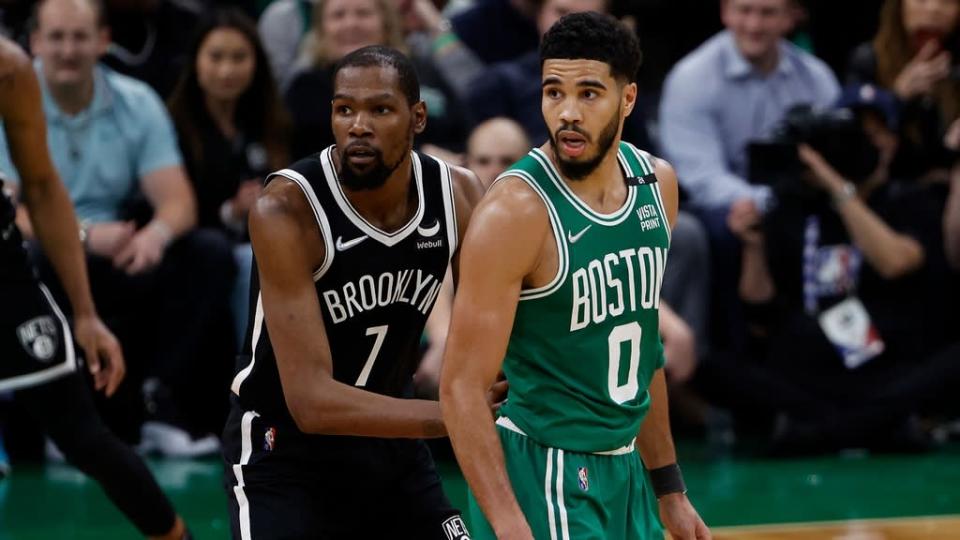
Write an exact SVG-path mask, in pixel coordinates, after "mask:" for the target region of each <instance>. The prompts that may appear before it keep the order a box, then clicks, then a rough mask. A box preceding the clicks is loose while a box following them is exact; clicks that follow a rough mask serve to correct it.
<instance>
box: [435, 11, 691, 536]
mask: <svg viewBox="0 0 960 540" xmlns="http://www.w3.org/2000/svg"><path fill="white" fill-rule="evenodd" d="M540 51H541V63H542V70H543V73H542V80H543V96H542V109H543V115H544V119H545V121H546V123H547V125H548V127H549V132H550V133H551V137H550V141H549V142H547V143H546V144H544V145H543V146H541V147H540V148H535V149H534V150H532V151H531V152H530V153H529V154H528V155H527V156H526V157H525V158H523V159H521V160H520V161H519V162H517V163H516V164H515V165H513V166H512V167H511V168H510V169H508V170H507V171H506V172H505V173H503V175H501V177H500V178H499V180H498V181H497V182H495V183H494V184H493V187H491V189H490V191H488V193H487V195H486V196H485V197H484V199H483V200H482V201H481V203H480V205H479V206H478V207H477V209H476V210H475V212H474V214H473V218H472V223H471V225H470V229H469V230H468V231H467V233H466V238H465V240H464V244H463V246H462V248H461V255H460V256H461V264H460V284H459V290H458V292H457V295H456V300H455V304H454V313H453V318H452V323H451V329H450V334H449V337H448V341H447V346H446V355H445V362H444V368H443V373H442V377H441V389H440V403H441V408H442V410H443V417H444V421H445V422H446V425H447V429H448V431H449V434H450V438H451V439H452V441H453V447H454V450H455V451H456V454H457V458H458V461H459V462H460V466H461V468H462V469H463V473H464V476H465V477H466V479H467V482H468V483H469V485H470V488H471V497H472V500H471V505H472V509H473V510H474V512H473V513H472V515H471V517H472V518H473V522H472V524H471V530H472V531H473V532H474V535H475V538H481V539H484V538H500V539H511V540H512V539H524V540H526V539H531V538H536V539H537V540H547V539H549V540H592V539H597V540H600V539H605V540H649V539H654V538H657V539H662V538H663V530H662V528H661V520H662V523H663V526H665V528H666V529H667V530H668V531H669V532H670V533H671V534H672V535H673V537H674V538H677V539H683V540H687V539H690V540H693V539H705V538H710V532H709V531H708V529H707V527H706V526H705V525H704V523H703V521H702V520H701V519H700V517H699V516H698V515H697V512H696V510H694V508H693V506H692V505H691V504H690V502H689V500H688V499H687V497H686V495H685V487H684V485H683V480H682V478H681V476H680V470H679V468H678V467H677V465H676V454H675V452H674V446H673V440H672V437H671V434H670V426H669V422H668V415H667V391H666V385H665V382H664V375H663V370H662V369H661V368H662V366H663V360H664V359H663V346H662V343H661V341H660V336H659V334H658V328H657V327H658V317H659V315H658V306H659V302H660V299H659V293H660V283H661V279H662V277H663V269H664V265H665V262H666V255H667V249H668V247H669V242H670V224H671V223H672V222H673V221H674V219H675V218H676V215H677V179H676V175H675V173H674V172H673V169H672V168H671V167H670V165H669V164H668V163H666V162H664V161H662V160H658V159H656V158H653V157H651V156H649V155H648V154H646V153H644V152H642V151H639V150H637V149H636V148H635V147H633V146H632V145H630V144H628V143H625V142H621V141H620V133H621V128H622V126H623V120H624V118H625V117H626V116H627V115H629V114H630V112H631V111H632V110H633V107H634V106H635V103H636V97H637V86H636V84H635V83H633V82H632V81H633V78H634V76H635V74H636V72H637V69H638V67H639V61H640V59H639V56H640V51H639V46H638V44H637V40H636V37H635V36H634V35H633V34H632V33H631V32H630V31H629V30H627V29H626V28H624V27H622V26H621V25H620V24H618V23H617V22H616V21H614V20H613V19H610V18H607V17H605V16H601V15H598V14H595V13H580V14H574V15H568V16H566V17H564V18H562V19H560V21H559V22H557V23H556V24H555V25H554V26H553V27H552V28H551V29H550V31H549V32H547V34H546V35H545V36H544V38H543V42H542V44H541V49H540ZM501 368H502V369H503V371H504V372H505V373H506V377H507V381H508V382H509V384H510V395H509V399H508V400H507V402H506V404H504V405H503V407H502V408H501V409H500V413H499V417H498V418H497V419H496V421H495V420H494V418H493V417H492V416H491V414H490V409H489V407H487V405H486V401H485V398H484V393H485V390H486V389H487V388H489V387H490V385H491V384H492V383H493V382H494V380H495V379H496V377H497V374H498V372H499V371H500V370H501ZM638 450H639V454H638ZM641 458H642V462H641ZM644 466H646V468H647V469H648V470H649V472H650V480H649V481H648V480H647V478H646V474H645V471H644ZM477 507H479V510H482V514H481V513H480V512H479V511H476V510H477V509H478V508H477ZM658 513H659V518H660V519H658Z"/></svg>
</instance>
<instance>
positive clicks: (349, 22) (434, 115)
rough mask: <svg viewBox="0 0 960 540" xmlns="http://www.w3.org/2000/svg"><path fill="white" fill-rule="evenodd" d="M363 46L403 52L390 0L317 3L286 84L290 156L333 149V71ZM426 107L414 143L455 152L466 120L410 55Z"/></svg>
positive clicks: (426, 63) (423, 61) (450, 95)
mask: <svg viewBox="0 0 960 540" xmlns="http://www.w3.org/2000/svg"><path fill="white" fill-rule="evenodd" d="M368 45H386V46H388V47H392V48H394V49H398V50H400V51H402V52H404V53H407V52H408V50H407V46H406V41H405V36H404V28H403V24H402V21H401V19H400V16H399V14H398V12H397V9H396V6H395V5H394V0H318V1H317V2H316V4H315V5H314V8H313V17H312V22H311V28H310V31H309V32H308V33H307V36H306V38H305V39H304V43H303V53H304V54H303V58H304V59H305V62H304V64H303V65H302V67H301V68H300V69H299V70H298V71H296V72H295V73H294V74H293V75H292V76H291V79H290V81H289V83H288V86H287V90H286V93H285V99H286V102H287V107H288V108H289V110H290V111H291V112H292V113H293V118H294V130H293V147H292V150H293V152H292V153H293V157H295V158H296V157H303V156H306V155H309V154H312V153H314V152H318V151H320V150H322V149H323V148H325V147H327V146H329V145H330V144H333V133H332V132H331V131H330V114H331V112H332V111H331V107H330V100H331V98H332V97H333V79H332V74H333V67H334V65H335V64H336V62H337V61H339V60H340V59H341V58H343V57H344V56H345V55H347V54H348V53H350V52H353V51H355V50H357V49H360V48H362V47H366V46H368ZM411 60H412V61H413V64H414V67H415V68H416V70H417V75H418V76H419V78H420V94H421V97H422V99H423V100H424V101H425V102H426V104H427V115H428V122H427V129H426V131H425V132H424V134H423V135H422V136H421V137H418V142H419V143H420V144H430V145H434V146H439V147H441V148H445V149H449V150H452V151H456V152H459V151H461V150H462V149H463V146H464V143H465V141H466V137H467V129H466V128H467V125H468V122H467V119H466V117H465V114H464V110H463V107H462V106H461V105H460V103H459V101H458V100H457V98H456V95H455V93H454V92H453V90H452V89H451V88H450V86H449V85H448V84H447V82H446V81H445V80H444V79H443V77H442V75H441V73H440V71H439V70H438V69H437V67H436V66H435V64H434V62H433V60H432V59H431V58H430V57H428V56H424V55H419V54H412V55H411Z"/></svg>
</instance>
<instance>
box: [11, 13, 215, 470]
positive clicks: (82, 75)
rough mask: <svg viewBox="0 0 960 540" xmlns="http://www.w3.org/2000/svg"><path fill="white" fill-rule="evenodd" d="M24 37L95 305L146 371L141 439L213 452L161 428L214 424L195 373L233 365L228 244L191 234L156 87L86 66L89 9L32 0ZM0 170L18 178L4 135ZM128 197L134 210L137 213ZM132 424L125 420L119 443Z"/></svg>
mask: <svg viewBox="0 0 960 540" xmlns="http://www.w3.org/2000/svg"><path fill="white" fill-rule="evenodd" d="M31 43H32V45H33V47H32V48H33V50H34V51H35V52H36V54H37V56H38V59H37V61H36V69H37V72H38V75H39V78H40V81H41V88H42V91H43V106H44V112H45V115H46V120H47V140H48V143H49V146H50V150H51V154H52V157H53V161H54V165H55V166H56V168H57V171H58V172H59V173H60V175H61V177H62V178H63V181H64V184H65V185H66V187H67V190H68V191H69V193H70V196H71V199H72V200H73V203H74V205H75V207H76V211H77V216H78V218H79V219H80V220H81V223H80V225H81V227H80V228H81V231H82V235H83V236H84V239H85V240H84V246H85V248H86V250H87V254H88V267H89V270H90V278H91V284H92V290H93V293H94V297H95V300H96V302H97V305H98V306H100V312H101V314H102V315H103V318H104V320H105V321H106V322H107V324H108V325H110V326H111V328H113V329H114V330H115V332H116V333H117V335H118V337H120V340H121V342H122V343H123V345H124V350H126V351H127V354H128V355H127V358H128V359H129V360H130V362H129V363H130V371H131V375H133V376H135V375H136V374H137V373H138V372H139V373H140V374H141V375H143V374H144V372H145V374H146V376H147V377H149V379H150V381H149V384H148V385H145V386H148V387H149V388H150V389H151V390H152V391H151V392H150V395H149V396H148V401H149V403H148V409H149V410H150V412H151V417H152V419H154V420H161V421H162V422H160V423H156V424H154V425H152V426H151V428H153V429H152V431H151V436H149V437H147V439H150V442H153V443H157V444H160V445H162V448H163V449H164V450H165V451H168V452H170V453H184V454H192V453H196V452H202V451H212V450H215V449H216V447H217V439H216V438H215V437H214V438H206V439H196V440H195V439H193V438H191V437H190V436H188V435H187V434H186V433H185V432H184V431H183V430H181V429H179V428H174V427H172V426H171V424H177V425H179V426H180V427H183V428H189V429H190V430H191V431H193V432H194V434H195V435H200V434H201V433H203V432H204V431H209V430H213V429H219V427H220V424H222V422H223V416H222V415H223V414H224V413H225V410H226V406H227V403H226V400H227V392H226V386H224V387H223V392H222V393H217V392H214V391H211V390H210V388H213V387H212V386H209V384H210V380H209V378H207V377H206V375H207V374H208V373H216V372H218V370H220V371H222V370H224V369H225V370H226V373H227V376H229V369H230V364H231V363H232V356H233V354H232V344H233V339H232V332H231V331H230V328H229V324H227V327H226V333H223V332H218V331H217V330H218V321H220V320H224V319H225V321H226V322H227V323H228V322H229V318H228V316H226V313H225V310H223V309H219V308H221V307H225V306H226V301H227V298H228V296H227V295H228V294H229V283H227V284H226V285H224V281H225V280H224V277H225V276H227V277H228V279H232V274H233V261H232V257H231V254H230V252H229V246H228V244H227V243H226V241H225V239H223V237H222V235H218V234H205V233H203V232H191V230H192V229H193V227H194V225H195V223H196V203H195V201H194V197H193V194H192V192H191V189H190V184H189V182H188V181H187V179H186V176H185V174H184V170H183V168H182V167H181V159H180V153H179V151H178V150H177V143H176V137H175V134H174V130H173V126H172V124H171V122H170V119H169V117H168V116H167V112H166V110H165V109H164V107H163V103H162V102H161V101H160V99H159V98H158V97H157V95H156V93H154V92H153V90H151V89H150V88H149V87H148V86H147V85H146V84H144V83H141V82H139V81H136V80H133V79H130V78H128V77H125V76H123V75H120V74H118V73H115V72H113V71H111V70H110V69H109V68H106V67H103V66H100V65H98V64H97V60H98V58H99V57H100V56H101V55H102V54H103V53H104V51H105V50H106V47H107V44H108V31H107V28H106V27H105V26H104V19H103V13H102V12H101V11H100V9H99V4H98V3H97V2H95V1H93V0H46V1H43V2H40V3H39V4H38V7H37V27H36V30H35V31H34V32H33V34H32V36H31ZM0 139H3V138H0ZM0 170H2V171H5V172H8V173H10V174H9V176H10V178H11V179H12V180H13V181H14V182H17V181H18V178H19V175H18V173H17V171H16V169H15V168H14V166H13V164H12V163H11V160H10V155H9V152H8V150H7V145H6V141H5V139H3V140H0ZM139 192H142V197H143V199H144V201H143V203H144V204H143V205H142V206H143V210H144V213H145V215H144V216H143V219H142V220H140V221H135V220H133V219H131V218H132V215H131V212H134V211H135V210H134V207H135V206H136V204H135V201H136V200H137V198H138V197H137V194H138V193H139ZM26 217H27V216H26V215H25V210H24V209H23V208H21V211H20V215H19V216H18V225H20V227H21V230H23V231H24V232H25V233H26V234H27V236H31V231H30V228H29V226H28V220H27V219H26ZM40 267H41V271H42V274H45V275H44V278H45V279H44V281H46V282H47V283H51V284H54V283H57V280H56V278H55V277H54V276H53V274H52V270H51V268H50V264H49V262H47V261H45V260H41V261H40ZM59 296H61V297H62V291H60V294H59ZM218 316H221V318H219V319H218ZM221 326H223V325H221ZM218 337H224V339H221V341H223V343H218V342H217V338H218ZM130 386H131V385H126V387H127V388H128V389H129V388H130ZM138 390H139V389H138ZM131 397H135V398H136V399H137V400H138V401H139V397H137V396H131ZM120 401H121V403H120V404H111V405H112V406H117V407H118V408H119V407H124V409H117V410H116V411H115V412H119V413H120V414H121V416H122V418H124V419H127V420H128V421H130V420H133V419H131V418H130V417H131V415H132V414H133V411H134V410H136V407H133V406H131V404H130V403H129V402H126V403H124V402H123V401H122V400H120ZM186 410H190V412H191V414H190V416H189V418H188V417H187V416H186V415H185V414H183V412H185V411H186ZM131 427H132V426H130V425H129V424H128V425H127V426H124V428H125V429H124V432H125V434H126V436H127V437H130V436H131V434H130V429H131ZM146 428H147V426H145V428H144V429H145V432H146V431H149V430H147V429H146ZM156 434H162V435H164V436H163V437H153V436H152V435H156ZM134 437H135V436H134ZM145 442H147V441H145Z"/></svg>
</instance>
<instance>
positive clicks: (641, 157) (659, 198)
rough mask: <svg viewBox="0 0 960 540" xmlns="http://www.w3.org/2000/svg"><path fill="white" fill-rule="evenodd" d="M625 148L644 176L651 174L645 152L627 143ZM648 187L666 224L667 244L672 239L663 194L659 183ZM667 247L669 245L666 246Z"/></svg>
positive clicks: (648, 159) (650, 164)
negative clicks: (633, 157)
mask: <svg viewBox="0 0 960 540" xmlns="http://www.w3.org/2000/svg"><path fill="white" fill-rule="evenodd" d="M627 147H628V148H630V152H632V153H633V155H634V156H635V157H636V158H637V161H638V162H640V166H641V167H642V168H643V169H644V173H645V174H653V173H654V170H653V164H652V163H650V158H649V155H648V154H647V153H646V152H643V151H642V150H640V149H638V148H637V147H636V146H634V145H632V144H630V143H627ZM649 185H650V193H651V194H652V195H653V200H654V201H656V203H657V210H658V211H659V212H660V215H661V216H663V220H664V221H665V222H667V227H666V229H667V242H668V243H669V242H670V241H671V239H672V234H673V230H672V226H673V224H672V223H670V219H669V217H668V214H667V208H666V205H664V204H663V194H662V193H661V192H660V182H654V183H652V184H649ZM668 245H669V244H668Z"/></svg>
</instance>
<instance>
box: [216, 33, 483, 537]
mask: <svg viewBox="0 0 960 540" xmlns="http://www.w3.org/2000/svg"><path fill="white" fill-rule="evenodd" d="M334 73H335V74H334V97H333V114H332V128H333V133H334V138H335V141H336V144H335V145H334V146H331V147H329V148H326V149H324V150H322V151H321V152H319V153H317V154H314V155H313V156H311V157H309V158H306V159H304V160H301V161H299V162H297V163H295V164H294V165H292V166H291V167H290V168H288V169H284V170H281V171H278V172H276V173H274V174H272V175H270V176H269V177H268V178H267V180H266V182H267V186H266V188H265V191H264V193H263V195H262V196H261V197H260V199H259V200H258V201H257V203H256V205H255V206H254V208H253V209H252V211H251V213H250V236H251V240H252V242H253V250H254V255H255V259H256V262H257V265H256V268H255V272H254V276H253V279H252V284H251V306H252V307H255V309H253V310H251V312H252V317H251V323H250V326H249V329H248V332H247V337H246V344H245V352H246V354H247V355H249V356H248V357H246V358H242V359H241V360H242V361H241V363H240V365H239V368H240V369H239V372H238V374H237V376H236V378H235V379H234V381H233V385H232V390H233V393H234V394H235V395H236V399H235V404H234V407H233V410H232V413H231V416H230V419H229V420H228V422H227V427H226V429H225V432H224V458H225V460H226V463H227V471H226V473H227V483H228V496H229V498H230V503H231V522H232V531H233V536H234V538H238V539H242V540H249V539H257V540H261V539H277V538H310V539H323V540H327V539H338V540H339V539H343V540H362V539H366V538H371V539H372V538H377V539H379V538H398V539H399V538H403V539H407V538H409V539H417V540H432V539H437V540H440V539H444V540H452V539H457V540H460V539H465V538H469V535H468V534H467V532H466V528H465V527H464V524H463V521H462V519H461V518H460V512H459V511H458V510H456V509H454V508H452V507H451V506H450V503H449V501H448V500H447V498H446V496H445V495H444V493H443V490H442V487H441V483H440V478H439V476H438V475H437V473H436V471H435V469H434V465H433V461H432V458H431V457H430V453H429V451H428V450H427V447H426V445H425V444H424V442H423V441H422V440H421V439H424V438H429V437H442V436H444V435H446V429H445V428H444V424H443V421H442V419H441V415H440V407H439V405H438V403H437V402H435V401H424V400H417V399H409V398H410V396H412V376H413V373H414V371H415V370H416V367H417V358H418V347H419V341H420V335H421V333H422V331H423V327H424V323H425V321H426V319H427V316H428V315H429V313H430V310H431V308H432V306H433V304H434V301H435V300H436V298H437V295H438V294H439V290H440V286H441V283H442V281H443V278H444V274H445V272H446V269H447V266H448V264H450V263H451V262H452V264H453V270H454V275H455V276H456V270H457V268H456V258H455V255H456V253H457V247H458V246H459V244H460V240H461V238H462V237H463V232H464V230H465V229H466V227H467V222H468V220H469V218H470V214H471V212H472V210H473V206H474V203H475V201H476V200H477V199H479V197H480V195H481V191H482V188H481V186H480V183H479V181H478V180H477V178H476V176H475V175H473V173H471V172H469V171H466V170H464V169H459V168H456V167H452V166H450V165H448V164H446V163H444V162H442V161H440V160H438V159H435V158H433V157H430V156H428V155H425V154H420V153H418V152H414V151H413V150H412V149H413V138H414V136H415V134H417V133H420V132H422V131H423V129H424V126H425V124H426V117H427V112H426V106H425V104H424V103H423V102H422V101H421V100H420V95H419V83H418V81H417V75H416V73H415V72H414V70H413V67H412V65H411V64H410V61H409V60H408V59H407V58H406V57H404V56H403V55H402V54H401V53H399V52H397V51H395V50H393V49H389V48H386V47H367V48H363V49H360V50H358V51H356V52H354V53H351V54H349V55H347V56H346V57H344V58H343V60H341V61H340V63H339V64H338V65H337V67H336V68H335V72H334ZM451 259H452V261H451ZM499 390H502V388H494V389H491V393H490V402H491V404H492V403H494V402H495V401H496V400H497V398H495V397H494V396H495V395H498V392H497V391H499Z"/></svg>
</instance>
